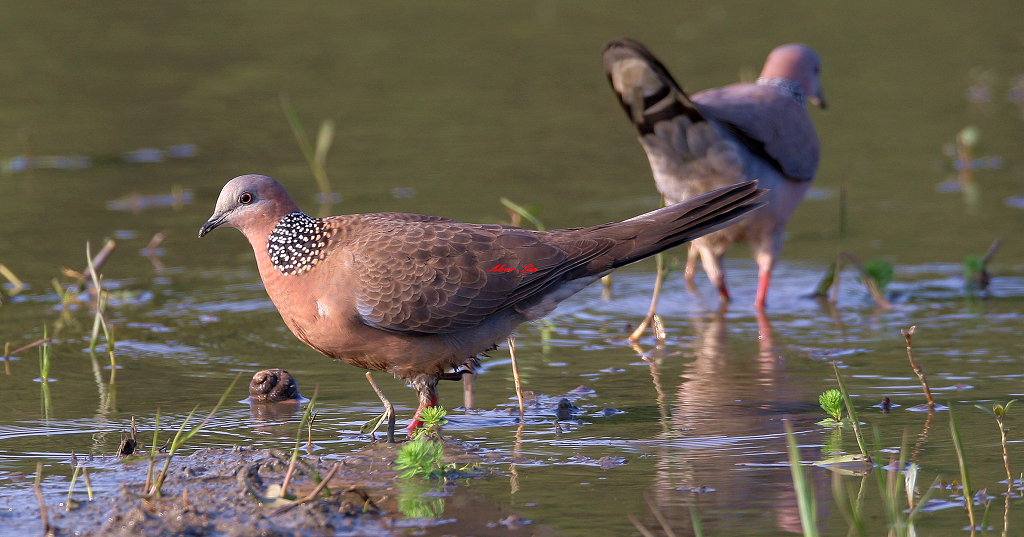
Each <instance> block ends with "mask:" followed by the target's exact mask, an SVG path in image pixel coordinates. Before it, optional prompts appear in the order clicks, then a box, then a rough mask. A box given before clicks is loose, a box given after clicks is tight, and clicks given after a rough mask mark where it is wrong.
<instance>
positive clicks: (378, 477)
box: [26, 441, 555, 537]
mask: <svg viewBox="0 0 1024 537" xmlns="http://www.w3.org/2000/svg"><path fill="white" fill-rule="evenodd" d="M399 446H400V444H386V443H383V442H378V443H374V444H371V445H369V446H367V447H366V448H364V449H362V450H360V451H358V452H355V453H350V454H345V455H338V456H331V455H325V456H322V457H317V456H306V455H304V456H302V457H301V461H302V462H304V463H305V464H302V463H299V464H297V465H296V466H295V468H296V470H295V471H294V475H293V477H292V478H291V480H290V483H289V489H290V490H291V491H292V492H293V493H294V495H295V497H297V498H303V497H306V496H309V495H310V494H311V493H315V492H316V491H315V489H316V486H317V484H316V478H315V476H321V477H327V476H329V475H331V472H332V471H333V475H332V476H331V477H330V479H329V480H328V482H327V483H326V487H325V488H324V489H323V490H322V491H320V493H319V494H316V496H315V499H311V500H308V501H304V502H301V503H294V502H285V501H276V502H275V501H274V496H276V495H277V494H278V492H277V491H278V490H279V488H280V486H281V484H282V483H283V481H284V479H285V474H286V473H287V470H288V466H289V462H290V459H291V453H290V452H284V451H280V450H273V449H272V450H255V449H251V448H245V447H242V448H238V447H236V448H235V449H212V448H211V449H201V450H199V451H197V452H195V453H193V454H191V455H189V456H184V457H175V458H174V459H173V460H172V461H171V467H170V468H171V471H170V474H169V475H168V478H167V480H166V481H165V483H164V486H163V488H162V495H161V497H160V498H148V499H147V498H143V497H141V496H140V495H141V493H142V491H143V489H144V486H145V479H146V470H147V467H148V465H149V461H148V460H147V459H138V460H132V461H126V462H125V463H124V464H123V469H121V470H118V471H116V472H115V473H116V474H117V476H116V477H117V478H118V479H120V480H121V482H122V483H123V484H122V486H121V488H120V491H119V493H118V494H108V495H106V496H105V497H100V496H97V497H96V498H95V499H94V500H93V501H88V500H87V499H86V498H85V494H82V493H81V488H80V487H79V488H78V489H77V490H78V491H79V493H77V494H76V495H75V498H76V500H77V506H75V504H74V503H73V504H72V505H73V508H72V509H71V510H70V511H65V509H64V505H60V506H54V505H52V504H50V506H49V518H50V525H51V528H52V534H53V535H56V536H65V535H67V536H70V535H75V536H107V535H124V536H127V535H133V536H134V535H145V536H164V535H166V536H171V535H175V536H177V535H197V536H198V535H203V536H224V537H228V536H250V535H265V536H289V537H290V536H303V537H304V536H320V535H366V536H389V535H475V536H490V535H494V536H499V535H510V534H523V535H555V532H553V531H551V530H549V529H545V528H543V527H541V526H538V525H535V524H531V523H530V521H528V520H524V519H522V518H521V517H519V516H518V515H517V514H516V513H512V512H509V511H507V510H505V509H503V508H501V507H500V506H498V505H496V504H494V503H491V502H488V501H487V500H485V499H483V498H480V497H478V496H476V495H474V494H473V493H472V491H471V488H472V487H471V483H472V481H473V480H477V479H485V478H486V476H487V475H489V474H490V473H492V472H490V471H489V470H487V468H492V467H493V466H492V465H487V464H484V465H480V463H487V462H499V461H496V460H493V459H492V460H490V461H489V460H488V458H487V457H486V456H482V455H481V454H480V453H479V452H478V450H476V449H475V448H474V446H472V445H469V444H464V443H460V442H452V441H449V442H446V444H445V456H444V460H445V462H446V463H452V464H455V465H456V466H457V467H459V468H463V471H461V472H457V473H455V474H454V475H452V476H450V477H448V478H447V479H445V480H437V479H434V480H426V479H420V478H409V479H400V478H399V477H398V472H396V471H395V470H394V469H393V468H392V463H393V461H394V459H395V454H396V453H397V451H398V448H399ZM162 466H163V462H162V458H161V460H160V461H158V464H157V469H159V468H162ZM109 477H110V476H109V475H106V476H105V478H109ZM261 497H262V501H261V499H260V498H261ZM26 521H27V520H26ZM35 523H36V524H38V523H39V522H38V519H36V520H35ZM521 527H522V528H524V529H528V532H527V533H522V532H516V531H513V530H516V529H518V528H521Z"/></svg>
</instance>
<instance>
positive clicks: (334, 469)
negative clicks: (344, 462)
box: [270, 462, 341, 516]
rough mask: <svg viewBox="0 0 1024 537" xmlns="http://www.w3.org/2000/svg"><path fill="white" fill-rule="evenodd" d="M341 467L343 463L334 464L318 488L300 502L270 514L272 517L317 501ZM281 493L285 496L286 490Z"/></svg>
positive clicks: (292, 503) (297, 501) (296, 501)
mask: <svg viewBox="0 0 1024 537" xmlns="http://www.w3.org/2000/svg"><path fill="white" fill-rule="evenodd" d="M340 467H341V463H340V462H336V463H334V466H332V467H331V470H330V471H329V472H327V475H325V476H324V478H323V479H322V480H321V481H320V483H318V484H317V486H316V488H314V489H313V490H312V491H311V492H310V493H309V494H307V495H306V496H304V497H302V498H299V499H298V500H295V501H294V502H291V503H289V504H288V505H285V506H284V507H281V508H280V509H278V510H276V511H274V512H273V513H270V516H277V515H280V514H282V513H286V512H288V511H289V510H290V509H292V508H294V507H295V506H297V505H299V504H303V503H306V502H310V501H313V500H315V499H316V497H317V495H319V494H320V492H321V491H322V490H324V487H326V486H327V482H328V481H330V480H331V478H332V477H334V474H335V473H337V471H338V468H340ZM281 493H282V494H284V489H283V488H282V489H281Z"/></svg>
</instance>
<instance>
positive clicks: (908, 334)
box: [900, 326, 935, 410]
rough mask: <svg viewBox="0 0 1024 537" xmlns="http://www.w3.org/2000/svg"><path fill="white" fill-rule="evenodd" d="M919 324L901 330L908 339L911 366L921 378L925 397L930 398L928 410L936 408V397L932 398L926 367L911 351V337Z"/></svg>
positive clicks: (904, 337) (908, 354)
mask: <svg viewBox="0 0 1024 537" xmlns="http://www.w3.org/2000/svg"><path fill="white" fill-rule="evenodd" d="M916 328H917V326H911V327H910V329H909V330H902V329H901V330H900V333H901V334H903V339H905V340H907V358H908V359H909V360H910V367H911V368H913V369H914V373H915V374H917V378H919V379H921V386H922V387H923V388H924V397H925V399H927V400H928V410H935V399H932V390H931V389H930V388H929V387H928V380H927V379H925V377H924V369H922V368H921V366H919V365H917V362H916V361H915V360H914V354H913V352H911V344H910V338H911V337H912V336H913V335H914V330H915V329H916Z"/></svg>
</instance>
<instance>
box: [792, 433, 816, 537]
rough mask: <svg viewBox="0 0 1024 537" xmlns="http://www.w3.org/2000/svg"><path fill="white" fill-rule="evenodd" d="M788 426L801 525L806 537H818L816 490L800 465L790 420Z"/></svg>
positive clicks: (798, 451)
mask: <svg viewBox="0 0 1024 537" xmlns="http://www.w3.org/2000/svg"><path fill="white" fill-rule="evenodd" d="M785 425H786V445H787V446H789V470H790V472H791V473H792V475H793V488H794V490H796V500H797V507H799V509H800V525H801V526H803V529H804V537H817V535H818V506H817V501H816V500H815V498H814V489H813V488H812V486H811V482H810V479H808V478H807V472H806V471H805V469H804V467H803V466H802V465H801V464H800V450H799V449H798V448H797V446H796V435H794V434H793V426H792V425H790V423H789V420H786V421H785Z"/></svg>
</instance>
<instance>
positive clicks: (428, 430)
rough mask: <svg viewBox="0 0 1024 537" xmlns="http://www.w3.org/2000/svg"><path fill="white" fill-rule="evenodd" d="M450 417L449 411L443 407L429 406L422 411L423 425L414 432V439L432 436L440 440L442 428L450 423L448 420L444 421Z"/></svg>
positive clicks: (421, 419)
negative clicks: (446, 417)
mask: <svg viewBox="0 0 1024 537" xmlns="http://www.w3.org/2000/svg"><path fill="white" fill-rule="evenodd" d="M447 415H448V411H447V410H445V409H444V407H442V406H428V407H424V408H421V409H420V421H422V422H423V425H422V426H421V427H420V428H418V429H416V431H414V432H413V435H412V436H413V439H416V438H422V437H424V436H431V437H435V438H440V437H441V434H440V429H441V426H442V425H444V424H446V423H448V420H446V419H444V417H445V416H447Z"/></svg>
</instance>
